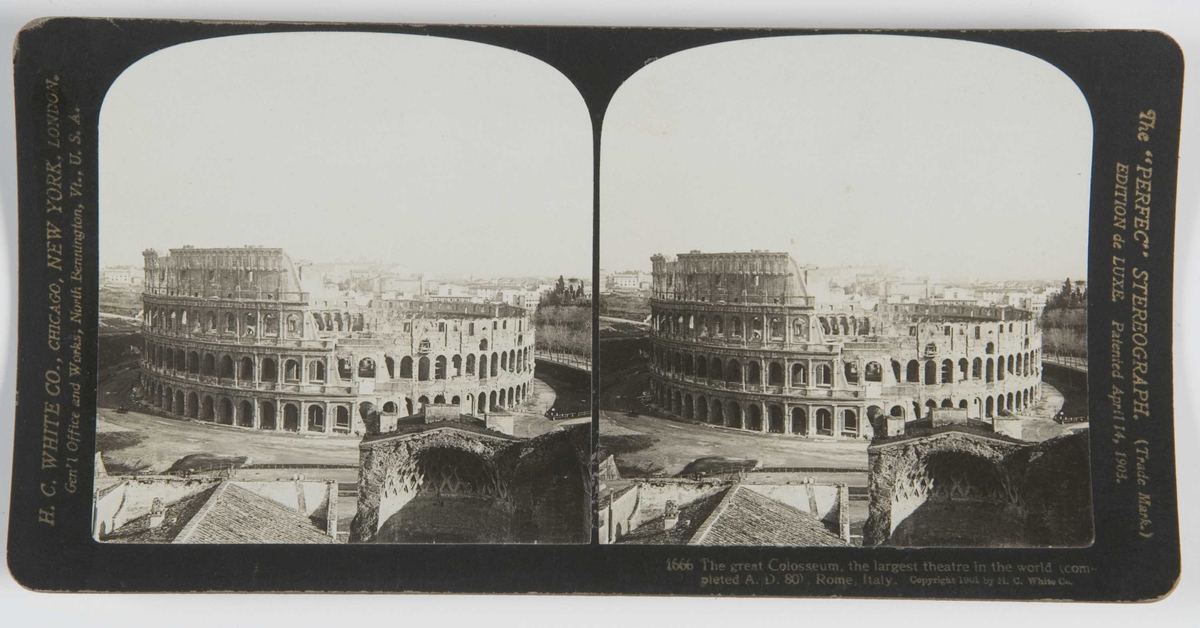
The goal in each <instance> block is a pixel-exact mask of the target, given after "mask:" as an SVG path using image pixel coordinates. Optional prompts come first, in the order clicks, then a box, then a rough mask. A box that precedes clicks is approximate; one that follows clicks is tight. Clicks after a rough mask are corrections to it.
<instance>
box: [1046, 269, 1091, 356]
mask: <svg viewBox="0 0 1200 628" xmlns="http://www.w3.org/2000/svg"><path fill="white" fill-rule="evenodd" d="M1042 348H1043V349H1044V350H1045V351H1046V352H1047V353H1057V354H1059V355H1069V356H1078V357H1084V358H1086V357H1087V288H1086V287H1084V286H1080V287H1076V286H1075V284H1074V283H1072V282H1071V280H1070V279H1067V280H1066V281H1064V282H1063V287H1062V290H1060V291H1059V293H1058V294H1056V295H1054V296H1052V297H1050V298H1049V299H1046V309H1045V311H1043V312H1042Z"/></svg>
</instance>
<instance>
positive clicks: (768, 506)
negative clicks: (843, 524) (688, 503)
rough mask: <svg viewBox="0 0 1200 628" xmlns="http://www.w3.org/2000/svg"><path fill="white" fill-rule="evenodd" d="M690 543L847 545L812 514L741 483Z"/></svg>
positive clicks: (793, 545)
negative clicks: (745, 486)
mask: <svg viewBox="0 0 1200 628" xmlns="http://www.w3.org/2000/svg"><path fill="white" fill-rule="evenodd" d="M688 544H689V545H758V546H770V545H776V546H790V547H816V546H845V545H846V544H847V543H846V542H845V541H843V540H842V539H841V538H840V537H839V536H837V535H836V534H834V533H832V532H830V531H829V529H828V528H826V527H825V524H823V523H821V521H820V520H819V519H817V518H816V517H814V516H813V515H811V514H809V513H807V512H803V511H800V510H797V509H795V508H792V507H791V506H788V505H787V504H784V503H783V502H779V501H776V500H774V499H771V498H769V497H766V496H764V495H761V494H759V493H757V492H755V491H752V490H750V489H748V488H744V487H742V486H741V485H737V486H734V487H733V488H730V489H729V490H728V491H727V492H726V493H725V497H724V499H722V500H721V503H720V504H718V505H717V507H716V508H715V509H714V510H713V512H712V514H711V515H709V517H708V520H706V521H705V522H704V523H703V524H702V525H701V526H700V529H699V530H697V531H696V534H695V535H693V536H692V538H691V540H690V541H689V542H688Z"/></svg>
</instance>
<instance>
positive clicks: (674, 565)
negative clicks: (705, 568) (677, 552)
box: [667, 558, 693, 571]
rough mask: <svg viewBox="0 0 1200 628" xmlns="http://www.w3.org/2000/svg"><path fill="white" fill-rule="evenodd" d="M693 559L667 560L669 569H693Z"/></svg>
mask: <svg viewBox="0 0 1200 628" xmlns="http://www.w3.org/2000/svg"><path fill="white" fill-rule="evenodd" d="M692 569H693V567H692V561H690V560H684V559H682V558H672V559H670V560H668V561H667V571H691V570H692Z"/></svg>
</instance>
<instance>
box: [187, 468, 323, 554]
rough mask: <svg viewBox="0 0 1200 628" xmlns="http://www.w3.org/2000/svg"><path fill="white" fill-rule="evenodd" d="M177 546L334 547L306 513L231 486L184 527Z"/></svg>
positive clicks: (225, 484) (221, 488) (221, 490)
mask: <svg viewBox="0 0 1200 628" xmlns="http://www.w3.org/2000/svg"><path fill="white" fill-rule="evenodd" d="M175 542H176V543H333V542H334V540H333V539H332V538H330V537H329V536H328V535H326V534H325V533H324V532H323V531H322V530H321V529H319V528H317V526H316V525H314V524H313V522H312V521H311V520H309V518H308V517H307V516H305V515H304V514H303V513H300V512H298V511H296V510H295V509H294V508H288V507H287V506H284V505H283V504H280V503H277V502H274V501H271V500H270V499H267V498H266V497H262V496H259V495H255V494H254V493H252V492H250V491H248V490H246V489H244V488H241V487H240V486H237V485H235V484H231V483H229V482H223V483H221V485H220V486H218V487H217V488H216V489H215V493H214V494H213V496H212V497H211V498H210V499H209V500H208V502H207V503H205V504H204V506H203V507H202V508H201V509H200V511H199V512H197V513H196V516H195V517H193V518H192V520H191V521H189V522H188V523H187V525H186V526H184V528H183V530H181V531H180V533H179V536H178V537H176V538H175Z"/></svg>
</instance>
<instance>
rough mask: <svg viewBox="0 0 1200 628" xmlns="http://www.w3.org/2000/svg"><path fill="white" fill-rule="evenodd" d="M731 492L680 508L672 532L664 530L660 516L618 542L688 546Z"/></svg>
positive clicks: (711, 496) (704, 498)
mask: <svg viewBox="0 0 1200 628" xmlns="http://www.w3.org/2000/svg"><path fill="white" fill-rule="evenodd" d="M629 488H632V486H630V487H629ZM730 490H732V489H728V488H727V489H724V490H720V491H717V492H716V493H713V494H712V495H708V496H706V497H701V498H700V499H697V500H696V501H694V502H692V503H690V504H688V505H686V506H682V507H680V509H679V521H678V522H677V523H676V524H675V527H673V528H671V529H670V530H664V529H663V516H662V515H659V516H658V517H655V518H654V519H651V520H650V521H647V522H646V523H643V524H642V525H641V526H639V527H638V528H637V529H636V530H634V531H633V532H630V533H629V534H628V535H626V536H624V537H622V538H621V539H618V541H617V542H618V543H628V544H631V545H687V544H688V541H690V540H691V538H692V537H693V536H695V534H696V531H697V530H699V529H700V526H701V525H702V524H703V523H704V522H705V521H707V520H708V518H709V516H710V515H712V513H713V510H715V509H716V508H717V506H718V505H720V504H721V501H722V500H723V499H724V497H725V494H726V493H728V492H729V491H730Z"/></svg>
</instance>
